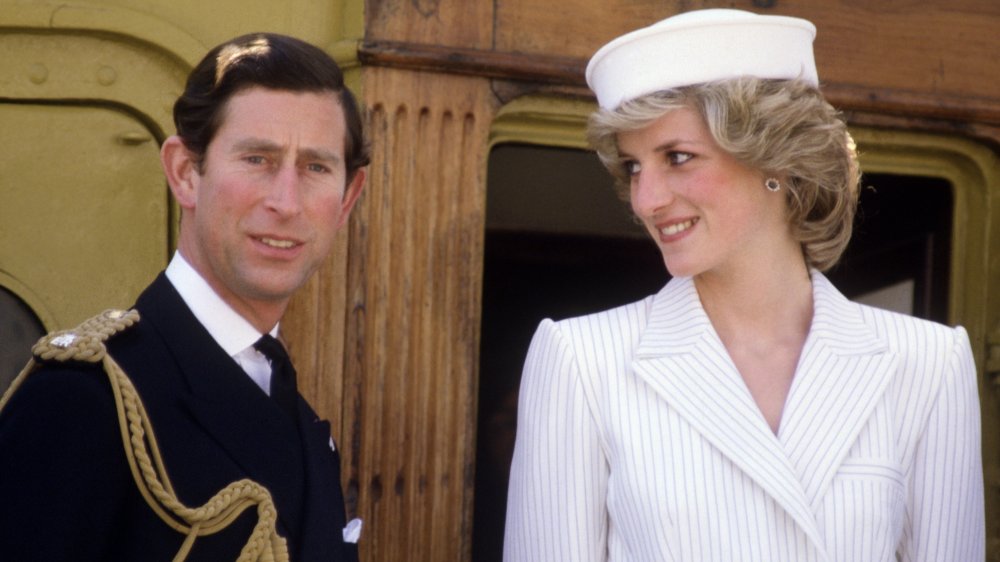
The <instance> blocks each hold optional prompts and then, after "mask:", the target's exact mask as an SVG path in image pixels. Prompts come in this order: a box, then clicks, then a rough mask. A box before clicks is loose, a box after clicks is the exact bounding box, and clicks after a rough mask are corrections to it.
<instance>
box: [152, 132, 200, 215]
mask: <svg viewBox="0 0 1000 562" xmlns="http://www.w3.org/2000/svg"><path fill="white" fill-rule="evenodd" d="M160 163H161V164H162V165H163V173H164V175H166V176H167V183H168V184H169V185H170V191H171V192H172V193H173V194H174V199H176V200H177V204H178V205H180V207H181V208H182V209H192V208H194V205H195V201H196V200H197V195H198V183H199V180H200V179H201V174H200V173H199V171H198V163H197V161H195V157H194V154H193V153H192V152H191V151H190V150H188V148H187V146H185V145H184V141H182V140H181V138H180V137H178V136H177V135H173V136H171V137H168V138H167V140H165V141H163V146H162V147H160Z"/></svg>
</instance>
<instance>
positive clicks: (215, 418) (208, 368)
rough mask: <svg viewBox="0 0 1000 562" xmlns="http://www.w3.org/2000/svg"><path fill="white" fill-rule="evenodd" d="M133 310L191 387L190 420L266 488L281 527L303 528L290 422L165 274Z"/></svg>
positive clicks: (298, 468)
mask: <svg viewBox="0 0 1000 562" xmlns="http://www.w3.org/2000/svg"><path fill="white" fill-rule="evenodd" d="M137 308H139V310H140V314H141V316H142V319H143V321H144V322H149V323H151V324H153V325H155V327H156V330H157V331H158V332H160V334H161V336H162V337H163V340H164V341H165V342H166V345H167V346H168V347H169V348H170V350H171V353H172V355H173V356H174V358H175V359H176V361H177V364H178V366H179V368H180V371H181V373H182V376H183V377H184V378H185V380H186V382H187V384H188V387H189V388H190V389H191V395H190V396H188V397H186V399H185V400H184V401H185V402H186V404H185V405H186V406H187V408H188V411H189V412H190V413H191V415H192V417H193V418H194V419H196V420H197V422H198V423H199V424H200V425H201V427H202V428H203V429H204V431H205V432H206V433H208V434H209V435H210V436H211V437H212V439H213V440H214V441H215V442H216V443H217V444H218V446H219V447H220V448H221V449H222V450H224V451H225V452H226V454H227V455H228V456H229V457H230V458H231V459H232V460H233V462H234V463H235V464H236V465H238V466H239V467H240V468H241V469H242V470H243V471H245V473H246V475H247V477H249V478H250V479H252V480H255V481H256V482H258V483H260V484H261V485H263V486H265V487H266V488H267V489H268V490H270V491H271V493H272V496H273V497H274V498H275V501H276V503H277V508H278V519H279V524H280V525H282V526H283V527H284V528H285V529H298V528H300V527H299V525H298V523H299V517H300V516H301V513H300V511H299V509H298V507H299V506H301V505H302V486H301V478H292V477H290V475H293V474H295V473H296V471H298V472H299V473H301V471H302V467H301V464H298V463H297V462H296V461H297V459H299V458H301V453H300V452H299V450H298V448H299V438H298V435H297V432H296V428H295V426H294V424H293V422H292V420H290V419H288V418H287V416H285V415H284V414H283V413H282V412H281V410H279V409H278V408H277V406H276V405H275V404H274V403H272V401H271V400H270V399H269V398H268V397H267V395H266V394H264V393H263V392H262V391H261V390H260V388H258V387H257V386H256V385H255V384H254V383H253V381H251V380H250V378H249V377H248V376H247V375H246V373H244V372H243V370H242V369H241V368H240V367H239V365H237V364H236V362H235V361H233V359H232V358H231V357H229V356H228V355H227V354H226V353H225V352H224V351H223V350H222V348H220V347H219V346H218V345H217V344H215V342H214V340H212V338H211V336H210V335H209V334H208V332H207V331H206V330H205V328H204V327H203V326H202V325H201V324H200V323H199V322H198V321H197V319H195V317H194V315H193V314H192V313H191V311H190V309H188V308H187V305H185V304H184V301H183V300H182V299H181V298H180V295H179V294H177V292H176V290H174V288H173V286H172V285H170V282H169V281H167V279H166V278H165V277H164V276H162V275H161V276H160V277H159V278H158V279H157V280H156V281H155V282H154V284H153V286H151V288H150V290H149V291H147V293H144V294H143V296H142V297H140V299H139V301H138V302H137ZM153 421H154V424H155V420H153ZM154 427H155V426H154ZM261 451H271V452H273V453H271V454H266V455H265V454H261ZM166 462H167V463H168V464H167V468H168V470H169V462H170V460H169V459H166ZM193 507H195V506H193Z"/></svg>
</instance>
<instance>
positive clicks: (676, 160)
mask: <svg viewBox="0 0 1000 562" xmlns="http://www.w3.org/2000/svg"><path fill="white" fill-rule="evenodd" d="M692 158H694V155H693V154H691V153H690V152H668V153H667V160H669V161H670V165H671V166H677V165H679V164H683V163H685V162H687V161H688V160H690V159H692Z"/></svg>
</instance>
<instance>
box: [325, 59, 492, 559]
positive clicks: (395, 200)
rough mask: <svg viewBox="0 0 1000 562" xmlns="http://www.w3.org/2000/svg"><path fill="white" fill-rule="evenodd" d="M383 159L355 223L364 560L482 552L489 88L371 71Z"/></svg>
mask: <svg viewBox="0 0 1000 562" xmlns="http://www.w3.org/2000/svg"><path fill="white" fill-rule="evenodd" d="M363 91H364V92H365V95H366V99H365V103H366V105H367V106H368V107H369V108H370V117H369V121H370V125H371V129H370V130H371V131H372V140H373V145H372V154H373V163H372V166H371V168H370V175H369V184H368V188H367V192H366V195H365V197H364V199H363V200H362V201H361V203H360V204H359V207H358V209H356V213H357V214H356V215H355V216H354V217H353V219H352V222H351V232H350V242H349V244H350V248H349V258H348V265H347V278H348V287H349V288H348V315H347V331H346V333H345V334H344V337H345V338H346V342H347V343H346V348H345V351H346V353H347V355H346V366H345V373H344V377H345V380H346V381H347V384H346V385H345V388H344V392H345V395H344V411H343V415H344V421H345V424H347V425H346V429H347V432H348V433H350V434H351V436H352V438H351V439H344V445H343V452H344V455H345V457H346V458H348V459H349V460H348V461H347V462H346V463H345V465H344V467H345V478H346V479H348V480H349V482H350V483H349V485H348V488H349V489H356V490H357V509H358V515H359V516H360V517H362V518H363V519H364V520H365V532H364V535H363V536H364V538H363V542H362V545H361V546H362V549H361V551H362V558H363V559H364V560H367V561H381V560H465V559H468V556H469V553H470V551H471V546H470V543H469V539H470V532H469V531H470V529H471V521H470V518H471V506H472V503H471V500H472V478H471V475H472V471H473V461H474V457H475V455H474V435H475V409H476V404H475V400H476V383H475V381H476V371H477V363H476V362H477V357H478V334H479V309H480V300H479V297H480V283H481V269H482V238H483V228H484V202H485V186H484V181H485V171H484V165H485V160H484V157H483V154H484V153H485V147H486V143H487V137H488V128H489V123H490V120H491V118H492V112H493V107H492V105H491V97H490V93H489V85H488V82H487V81H486V80H484V79H480V78H461V77H450V76H439V75H438V76H435V75H431V74H422V73H415V72H406V71H397V70H388V69H378V68H370V69H365V71H364V78H363Z"/></svg>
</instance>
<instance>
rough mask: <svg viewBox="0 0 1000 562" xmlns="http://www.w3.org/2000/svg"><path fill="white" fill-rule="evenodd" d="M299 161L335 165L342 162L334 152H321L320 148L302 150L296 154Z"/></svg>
mask: <svg viewBox="0 0 1000 562" xmlns="http://www.w3.org/2000/svg"><path fill="white" fill-rule="evenodd" d="M297 156H298V158H299V159H305V160H318V161H320V162H331V163H337V162H340V161H341V160H343V158H341V157H340V156H339V155H338V154H337V153H336V152H331V151H329V150H323V149H321V148H303V149H302V150H299V152H298V155H297Z"/></svg>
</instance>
